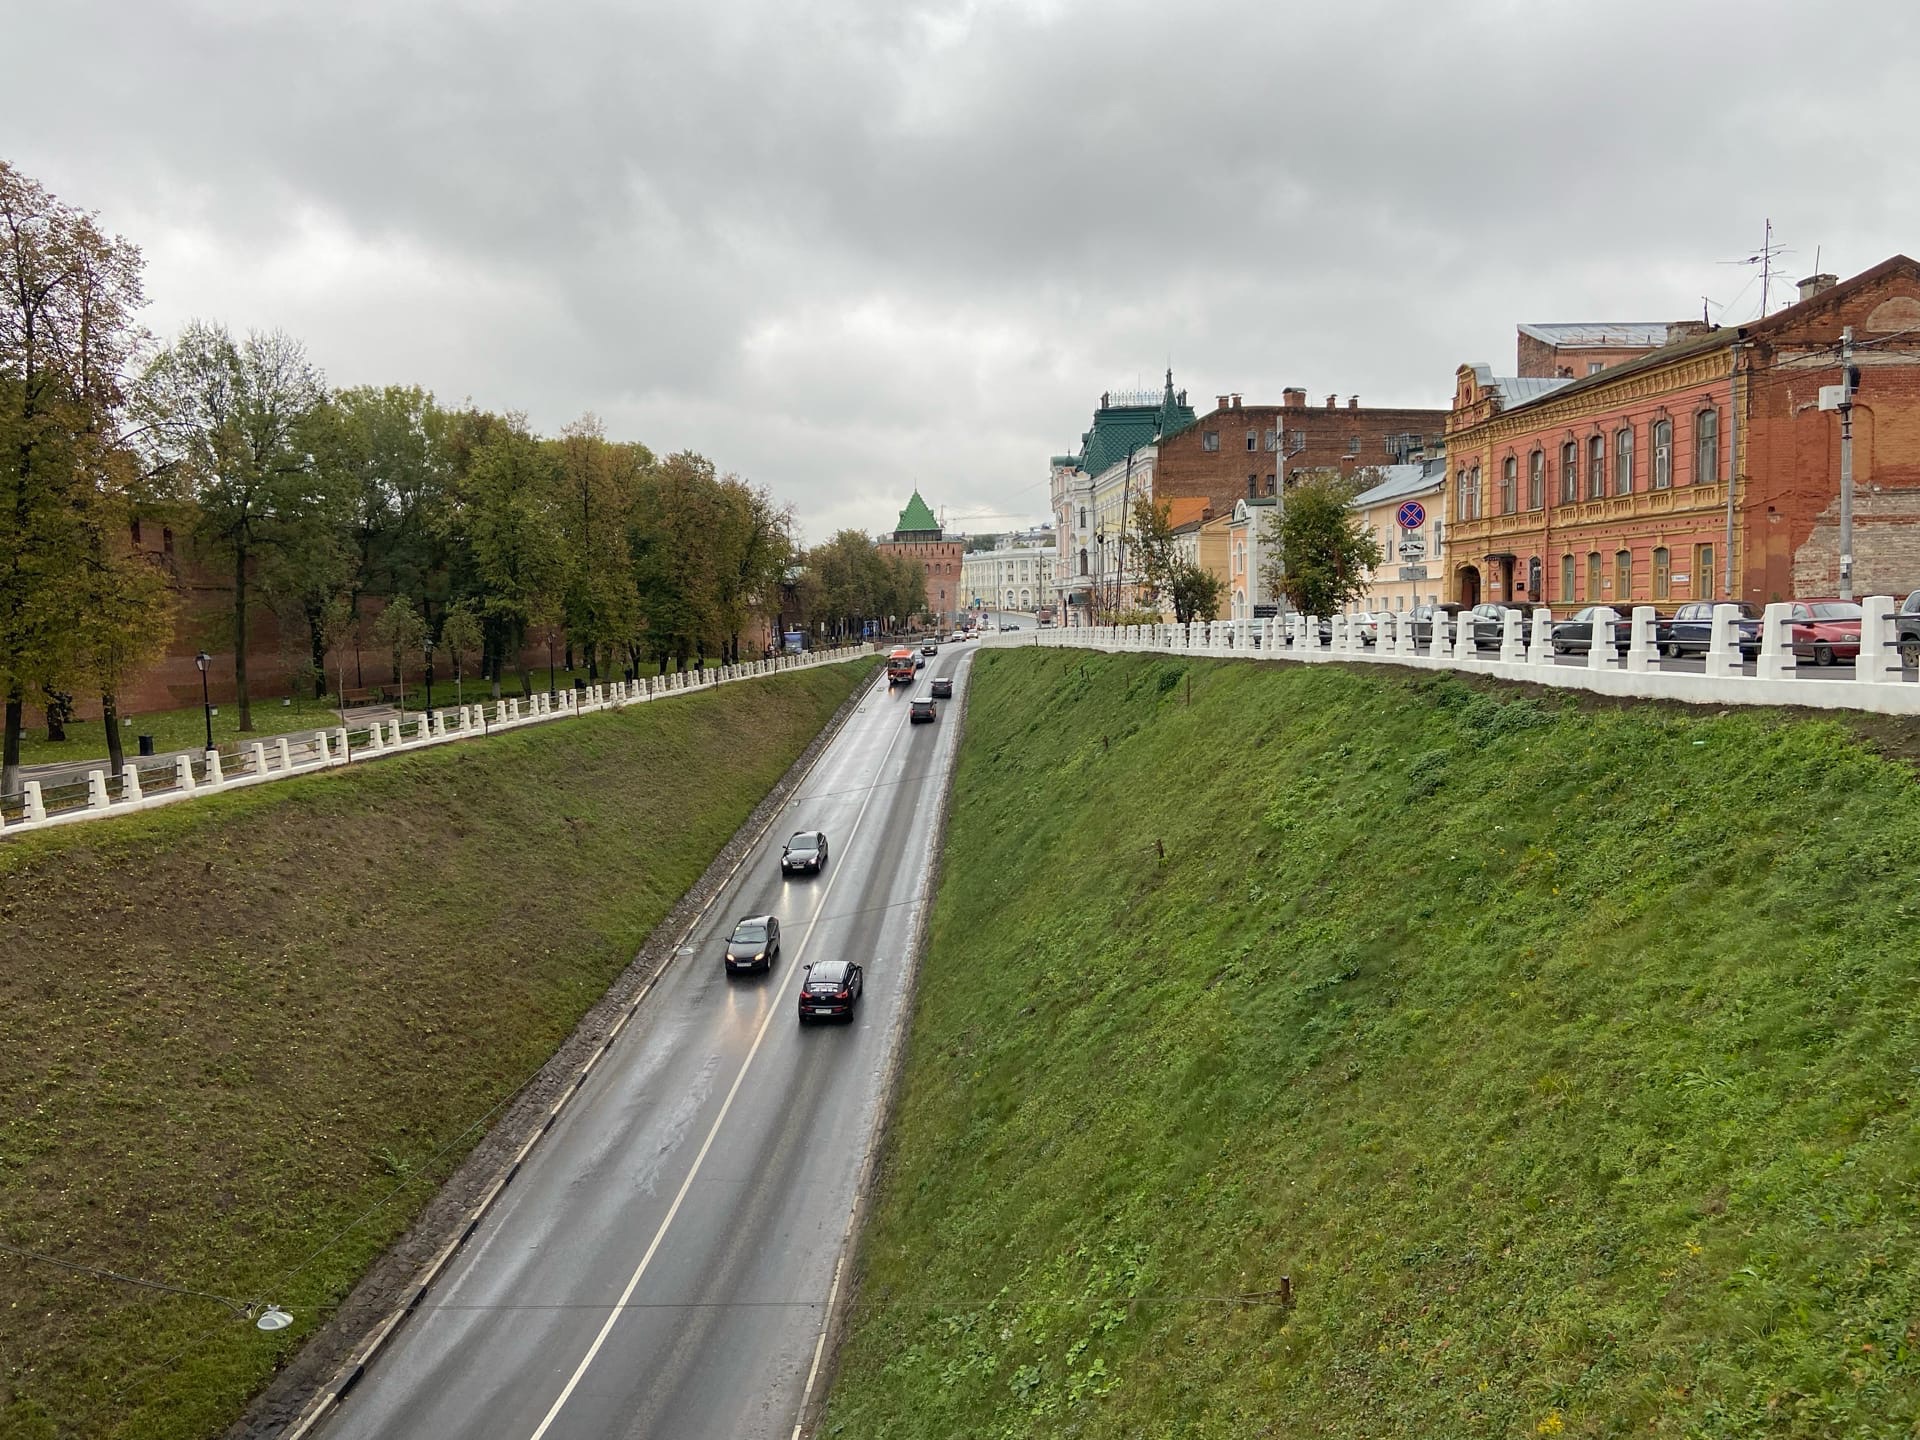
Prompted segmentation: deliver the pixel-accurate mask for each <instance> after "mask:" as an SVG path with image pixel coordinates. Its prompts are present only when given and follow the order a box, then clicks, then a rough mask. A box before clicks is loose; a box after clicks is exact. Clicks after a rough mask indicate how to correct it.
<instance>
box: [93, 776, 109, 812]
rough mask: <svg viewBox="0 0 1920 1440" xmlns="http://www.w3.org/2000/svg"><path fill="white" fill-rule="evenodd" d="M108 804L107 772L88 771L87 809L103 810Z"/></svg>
mask: <svg viewBox="0 0 1920 1440" xmlns="http://www.w3.org/2000/svg"><path fill="white" fill-rule="evenodd" d="M109 803H110V802H109V801H108V799H107V772H106V771H104V770H89V771H88V772H87V808H88V809H89V810H104V809H106V808H107V806H108V804H109Z"/></svg>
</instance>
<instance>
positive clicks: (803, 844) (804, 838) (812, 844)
mask: <svg viewBox="0 0 1920 1440" xmlns="http://www.w3.org/2000/svg"><path fill="white" fill-rule="evenodd" d="M819 843H820V842H819V840H818V838H817V837H815V836H812V835H796V836H794V837H793V838H792V839H791V840H789V841H787V849H789V850H808V851H811V850H815V849H818V848H819Z"/></svg>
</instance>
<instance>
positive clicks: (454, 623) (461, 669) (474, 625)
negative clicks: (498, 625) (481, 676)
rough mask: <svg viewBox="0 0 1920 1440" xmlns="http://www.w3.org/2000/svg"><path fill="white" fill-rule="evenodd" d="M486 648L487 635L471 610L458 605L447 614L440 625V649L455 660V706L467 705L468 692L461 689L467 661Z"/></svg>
mask: <svg viewBox="0 0 1920 1440" xmlns="http://www.w3.org/2000/svg"><path fill="white" fill-rule="evenodd" d="M485 646H486V635H485V633H484V632H483V631H482V629H481V626H480V620H479V618H478V617H477V616H476V615H475V614H474V613H473V611H472V610H471V609H469V608H468V607H467V606H465V605H456V606H454V607H453V609H451V610H449V611H448V612H447V618H446V619H445V620H444V621H442V622H441V624H440V648H441V649H442V650H444V651H446V652H447V654H448V656H449V657H451V658H452V660H453V684H454V704H456V705H465V704H466V703H467V694H466V691H465V690H464V689H463V688H461V687H462V683H463V681H464V679H465V676H466V664H467V659H468V657H469V656H473V655H478V654H479V653H480V652H481V651H482V650H483V649H484V648H485Z"/></svg>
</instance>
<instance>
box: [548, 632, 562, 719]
mask: <svg viewBox="0 0 1920 1440" xmlns="http://www.w3.org/2000/svg"><path fill="white" fill-rule="evenodd" d="M559 693H560V687H559V686H558V685H557V684H556V683H555V681H554V674H553V627H552V626H551V625H549V626H548V627H547V702H548V703H549V704H551V703H552V702H553V701H554V699H555V698H557V697H558V695H559Z"/></svg>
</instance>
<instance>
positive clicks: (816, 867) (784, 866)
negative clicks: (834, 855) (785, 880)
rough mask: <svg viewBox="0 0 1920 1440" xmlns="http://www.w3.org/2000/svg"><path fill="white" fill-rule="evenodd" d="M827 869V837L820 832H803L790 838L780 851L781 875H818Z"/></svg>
mask: <svg viewBox="0 0 1920 1440" xmlns="http://www.w3.org/2000/svg"><path fill="white" fill-rule="evenodd" d="M826 867H827V837H826V836H825V835H824V834H822V833H821V832H820V831H818V830H802V831H800V832H799V833H798V834H796V835H792V836H789V837H788V839H787V843H786V844H785V845H784V846H783V847H782V848H781V850H780V873H781V874H782V875H793V874H798V873H800V872H802V871H805V872H809V873H811V874H814V875H818V874H819V873H820V872H821V871H822V870H824V869H826Z"/></svg>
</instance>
